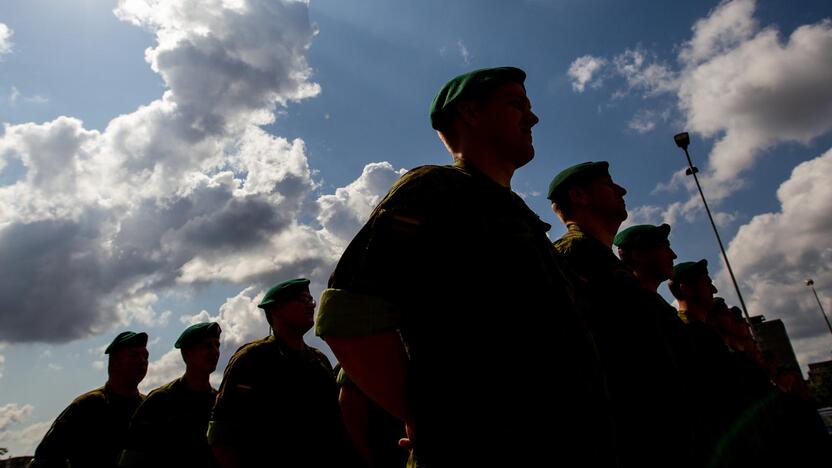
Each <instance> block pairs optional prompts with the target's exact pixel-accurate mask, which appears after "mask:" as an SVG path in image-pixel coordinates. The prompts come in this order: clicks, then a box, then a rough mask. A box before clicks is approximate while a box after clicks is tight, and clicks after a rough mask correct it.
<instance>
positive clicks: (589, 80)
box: [566, 55, 607, 93]
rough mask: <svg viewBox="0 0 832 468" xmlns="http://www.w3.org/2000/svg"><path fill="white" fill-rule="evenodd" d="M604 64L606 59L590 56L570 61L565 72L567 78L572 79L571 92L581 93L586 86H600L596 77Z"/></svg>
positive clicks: (599, 81)
mask: <svg viewBox="0 0 832 468" xmlns="http://www.w3.org/2000/svg"><path fill="white" fill-rule="evenodd" d="M606 63H607V61H606V59H604V58H602V57H594V56H592V55H584V56H583V57H578V58H576V59H575V60H574V61H572V63H571V64H570V65H569V70H568V71H567V72H566V74H567V75H569V78H571V79H572V90H574V91H576V92H578V93H582V92H584V89H586V86H587V85H590V86H593V87H598V86H600V84H601V79H600V78H598V75H599V72H600V71H601V69H602V68H603V67H604V66H605V65H606ZM593 78H595V81H593Z"/></svg>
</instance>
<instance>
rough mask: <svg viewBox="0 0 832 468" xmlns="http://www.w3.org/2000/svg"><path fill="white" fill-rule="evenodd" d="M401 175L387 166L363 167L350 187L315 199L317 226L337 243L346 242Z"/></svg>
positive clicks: (384, 163) (368, 165) (373, 164)
mask: <svg viewBox="0 0 832 468" xmlns="http://www.w3.org/2000/svg"><path fill="white" fill-rule="evenodd" d="M404 172H405V171H404V170H403V169H399V170H396V169H395V168H394V167H393V166H392V165H391V164H390V163H388V162H380V163H370V164H367V165H366V166H365V167H364V171H363V172H362V173H361V176H360V177H359V178H358V179H356V180H355V181H353V182H352V183H351V184H349V185H347V186H346V187H341V188H338V189H337V190H335V194H333V195H323V196H321V197H320V198H318V204H319V205H320V207H321V209H320V212H319V213H318V222H319V223H320V224H321V226H323V228H324V229H325V230H326V231H327V232H328V233H330V234H332V235H333V236H334V237H335V238H337V239H338V240H340V241H341V242H349V240H350V239H351V238H352V236H353V235H354V234H355V233H356V232H358V229H359V228H360V227H361V226H362V225H363V224H364V222H365V221H367V217H368V216H369V215H370V211H371V210H372V209H373V208H374V207H375V206H376V205H377V204H378V203H379V201H381V197H382V196H383V195H384V193H385V192H386V191H387V189H388V188H390V186H391V185H393V183H394V182H395V181H396V179H398V178H399V177H400V176H401V175H402V174H404ZM344 246H345V245H344Z"/></svg>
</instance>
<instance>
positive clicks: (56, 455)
mask: <svg viewBox="0 0 832 468" xmlns="http://www.w3.org/2000/svg"><path fill="white" fill-rule="evenodd" d="M79 411H80V410H79V403H78V402H77V401H73V402H72V403H70V405H69V406H68V407H67V408H66V409H65V410H63V412H62V413H61V414H60V415H58V417H57V418H56V419H55V422H53V423H52V427H50V428H49V431H47V433H46V435H44V436H43V440H41V442H40V444H38V447H37V449H36V450H35V458H34V459H33V460H32V461H31V463H30V464H29V468H58V467H60V468H64V467H68V466H69V460H68V459H69V451H70V448H71V446H72V444H73V441H72V437H73V434H74V433H75V432H76V431H77V429H78V427H77V424H76V422H77V419H78V414H77V413H78V412H79Z"/></svg>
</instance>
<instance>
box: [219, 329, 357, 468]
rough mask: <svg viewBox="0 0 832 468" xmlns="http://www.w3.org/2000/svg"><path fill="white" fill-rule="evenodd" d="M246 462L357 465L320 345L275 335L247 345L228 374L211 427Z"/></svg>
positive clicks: (331, 376) (223, 381)
mask: <svg viewBox="0 0 832 468" xmlns="http://www.w3.org/2000/svg"><path fill="white" fill-rule="evenodd" d="M208 441H209V443H210V444H212V445H224V446H228V447H229V448H230V449H232V450H233V451H234V452H235V453H236V455H237V456H239V457H240V460H241V462H242V466H245V467H255V466H256V467H260V466H265V465H275V466H287V467H302V466H310V467H317V466H321V467H324V466H351V464H353V460H356V457H357V455H356V454H355V452H354V450H353V449H352V446H351V444H350V442H349V440H348V436H347V434H346V430H345V428H344V425H343V421H342V419H341V413H340V409H339V408H338V388H337V384H336V383H335V376H334V375H333V371H332V366H331V365H330V364H329V360H328V359H327V358H326V356H324V355H323V353H321V352H320V351H318V350H317V349H315V348H311V347H309V346H306V347H305V348H304V349H303V350H294V349H292V348H289V347H288V346H286V344H285V343H283V341H282V340H281V339H280V338H279V337H275V336H269V337H267V338H263V339H261V340H257V341H254V342H252V343H249V344H247V345H244V346H242V347H241V348H240V349H238V350H237V352H236V353H234V356H232V357H231V360H230V361H229V362H228V366H227V367H226V369H225V374H224V375H223V380H222V385H221V386H220V390H219V394H218V395H217V400H216V404H215V406H214V411H213V415H212V417H211V422H210V426H209V430H208Z"/></svg>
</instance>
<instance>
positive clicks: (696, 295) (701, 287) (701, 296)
mask: <svg viewBox="0 0 832 468" xmlns="http://www.w3.org/2000/svg"><path fill="white" fill-rule="evenodd" d="M716 293H717V289H716V287H715V286H714V283H713V281H711V276H710V275H707V274H705V275H699V276H698V277H697V278H696V279H695V280H694V281H692V282H691V284H690V295H691V296H692V297H691V299H693V300H694V301H696V302H697V303H699V304H702V305H711V304H713V301H714V294H716Z"/></svg>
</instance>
